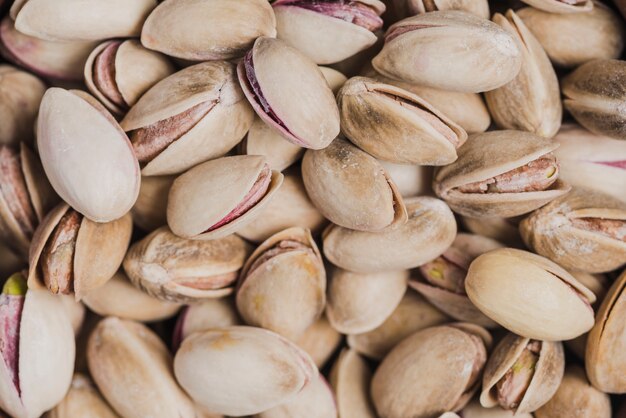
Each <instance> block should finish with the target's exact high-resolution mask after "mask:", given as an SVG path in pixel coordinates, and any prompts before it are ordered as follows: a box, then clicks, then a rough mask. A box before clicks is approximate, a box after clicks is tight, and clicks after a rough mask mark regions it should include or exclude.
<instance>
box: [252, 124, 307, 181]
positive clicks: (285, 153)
mask: <svg viewBox="0 0 626 418" xmlns="http://www.w3.org/2000/svg"><path fill="white" fill-rule="evenodd" d="M241 154H245V155H264V156H265V157H266V158H267V162H268V164H269V165H270V167H271V168H272V169H273V170H276V171H283V170H284V169H286V168H287V167H289V166H290V165H293V164H294V163H296V162H297V161H299V160H300V159H301V158H302V155H304V148H302V147H301V146H299V145H296V144H292V143H291V142H289V141H287V140H285V138H283V137H282V135H280V134H278V132H276V130H274V129H273V128H272V127H271V126H269V125H268V124H267V123H265V122H264V121H263V120H262V119H261V118H259V117H258V116H256V117H255V118H254V122H252V126H250V130H248V135H247V136H246V138H245V139H244V140H243V141H242V143H241Z"/></svg>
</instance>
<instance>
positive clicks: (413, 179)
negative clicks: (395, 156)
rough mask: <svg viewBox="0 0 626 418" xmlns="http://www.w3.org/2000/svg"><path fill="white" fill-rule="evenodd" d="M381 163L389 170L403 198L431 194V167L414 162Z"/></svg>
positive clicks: (388, 172)
mask: <svg viewBox="0 0 626 418" xmlns="http://www.w3.org/2000/svg"><path fill="white" fill-rule="evenodd" d="M380 164H381V165H382V166H383V168H384V169H385V170H386V171H387V174H388V175H389V177H391V180H392V181H393V182H394V183H395V184H396V188H397V189H398V191H399V192H400V195H402V197H403V198H407V197H416V196H421V195H430V194H432V190H431V188H430V185H431V184H432V183H433V171H432V168H431V167H427V166H423V165H413V164H395V163H390V162H388V161H381V162H380Z"/></svg>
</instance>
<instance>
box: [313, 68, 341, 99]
mask: <svg viewBox="0 0 626 418" xmlns="http://www.w3.org/2000/svg"><path fill="white" fill-rule="evenodd" d="M318 68H319V69H320V71H321V72H322V75H323V76H324V78H325V79H326V82H327V83H328V87H330V89H331V90H332V92H333V94H337V92H338V91H339V89H340V88H341V86H343V84H344V83H345V82H346V81H347V80H348V77H346V76H345V75H344V74H343V73H342V72H341V71H338V70H335V69H334V68H330V67H323V66H319V67H318Z"/></svg>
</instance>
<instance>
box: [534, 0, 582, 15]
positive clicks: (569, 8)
mask: <svg viewBox="0 0 626 418" xmlns="http://www.w3.org/2000/svg"><path fill="white" fill-rule="evenodd" d="M522 1H523V2H524V3H526V4H528V5H530V6H533V7H535V8H537V9H540V10H545V11H546V12H550V13H586V12H590V11H591V10H593V8H594V4H593V1H591V0H586V1H585V2H584V3H581V4H567V3H566V2H564V1H561V0H522Z"/></svg>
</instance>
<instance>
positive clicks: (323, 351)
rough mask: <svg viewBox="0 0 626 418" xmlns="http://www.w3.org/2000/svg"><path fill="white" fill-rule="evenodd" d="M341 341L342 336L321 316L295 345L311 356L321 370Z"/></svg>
mask: <svg viewBox="0 0 626 418" xmlns="http://www.w3.org/2000/svg"><path fill="white" fill-rule="evenodd" d="M342 341H343V335H341V334H340V333H339V332H338V331H337V330H335V329H334V328H333V327H332V326H331V325H330V322H328V319H326V316H324V315H322V316H321V317H320V318H319V319H318V320H317V321H315V322H314V323H313V324H312V325H311V326H310V327H308V328H307V329H306V330H305V331H304V334H302V335H301V336H300V338H298V339H297V340H296V341H295V343H296V345H297V346H298V347H300V348H302V349H303V350H304V351H306V352H307V353H308V354H309V355H310V356H311V358H312V359H313V361H314V362H315V365H316V366H317V367H318V368H322V367H323V366H324V365H325V364H326V362H327V361H328V360H329V359H330V358H331V356H332V355H333V354H334V353H335V351H336V350H337V348H338V347H339V345H340V344H341V343H342Z"/></svg>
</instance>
